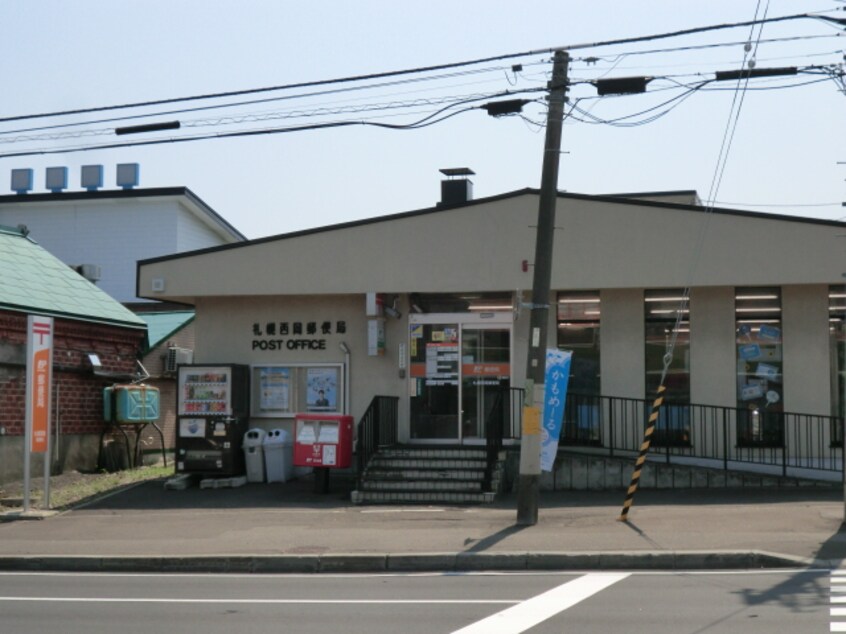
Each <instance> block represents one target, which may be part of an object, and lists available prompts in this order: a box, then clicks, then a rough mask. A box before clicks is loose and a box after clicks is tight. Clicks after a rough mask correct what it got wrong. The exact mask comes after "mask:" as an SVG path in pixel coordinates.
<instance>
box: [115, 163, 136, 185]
mask: <svg viewBox="0 0 846 634" xmlns="http://www.w3.org/2000/svg"><path fill="white" fill-rule="evenodd" d="M138 171H139V167H138V163H118V166H117V186H118V187H123V188H124V189H132V188H133V187H137V186H138Z"/></svg>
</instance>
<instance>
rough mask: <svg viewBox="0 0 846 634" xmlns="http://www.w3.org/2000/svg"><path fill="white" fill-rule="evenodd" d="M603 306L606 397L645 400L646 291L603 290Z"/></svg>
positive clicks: (603, 361) (602, 324)
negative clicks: (644, 292)
mask: <svg viewBox="0 0 846 634" xmlns="http://www.w3.org/2000/svg"><path fill="white" fill-rule="evenodd" d="M600 305H601V306H602V315H601V317H600V323H599V331H600V337H601V339H600V341H601V348H600V352H599V355H600V361H599V362H600V365H601V372H602V394H603V395H605V396H619V397H626V398H645V397H646V394H645V392H646V375H645V372H644V363H645V355H646V351H645V347H644V320H643V289H640V288H637V289H631V288H627V289H607V290H603V291H602V292H601V293H600Z"/></svg>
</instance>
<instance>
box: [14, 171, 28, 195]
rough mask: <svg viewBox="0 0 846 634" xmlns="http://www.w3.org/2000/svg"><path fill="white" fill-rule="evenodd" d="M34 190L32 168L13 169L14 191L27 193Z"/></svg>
mask: <svg viewBox="0 0 846 634" xmlns="http://www.w3.org/2000/svg"><path fill="white" fill-rule="evenodd" d="M31 190H32V169H30V168H28V167H27V168H23V169H14V170H12V191H13V192H15V193H16V194H26V193H27V192H28V191H31Z"/></svg>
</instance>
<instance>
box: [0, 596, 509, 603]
mask: <svg viewBox="0 0 846 634" xmlns="http://www.w3.org/2000/svg"><path fill="white" fill-rule="evenodd" d="M2 601H8V602H12V603H14V602H16V601H28V602H35V603H226V604H230V603H235V604H259V605H261V604H292V605H345V604H364V605H415V604H421V605H428V604H434V605H465V604H467V605H475V604H482V605H487V604H492V605H514V604H519V603H520V601H515V600H510V599H231V598H220V599H175V598H164V597H146V598H145V597H113V598H112V597H0V602H2Z"/></svg>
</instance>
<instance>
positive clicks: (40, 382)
mask: <svg viewBox="0 0 846 634" xmlns="http://www.w3.org/2000/svg"><path fill="white" fill-rule="evenodd" d="M52 368H53V319H52V318H50V317H39V316H35V315H30V316H29V318H28V319H27V357H26V399H27V400H26V426H27V429H28V430H29V438H30V448H29V449H30V451H31V452H32V453H46V451H47V438H48V435H49V433H50V393H51V387H52V376H51V371H52Z"/></svg>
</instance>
